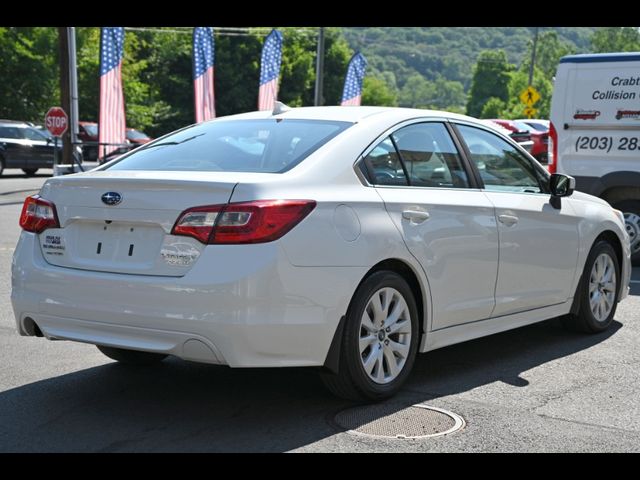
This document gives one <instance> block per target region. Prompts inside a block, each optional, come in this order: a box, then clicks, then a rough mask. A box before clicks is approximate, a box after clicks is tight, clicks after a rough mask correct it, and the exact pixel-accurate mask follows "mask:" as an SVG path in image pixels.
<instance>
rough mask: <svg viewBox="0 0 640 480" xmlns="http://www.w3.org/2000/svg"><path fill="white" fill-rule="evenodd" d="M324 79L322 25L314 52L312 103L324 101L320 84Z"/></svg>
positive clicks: (320, 103) (317, 104)
mask: <svg viewBox="0 0 640 480" xmlns="http://www.w3.org/2000/svg"><path fill="white" fill-rule="evenodd" d="M323 81H324V27H320V32H319V33H318V51H317V54H316V94H315V98H314V102H313V104H314V105H315V106H316V107H318V106H320V105H322V104H323V103H324V101H323V100H324V99H323V98H322V85H323Z"/></svg>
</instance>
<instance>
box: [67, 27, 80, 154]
mask: <svg viewBox="0 0 640 480" xmlns="http://www.w3.org/2000/svg"><path fill="white" fill-rule="evenodd" d="M67 36H68V38H69V89H70V97H71V109H70V110H69V130H70V133H71V143H72V146H73V149H75V147H76V144H77V143H78V120H79V117H78V66H77V65H76V27H67ZM72 151H75V150H72Z"/></svg>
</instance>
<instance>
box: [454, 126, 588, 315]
mask: <svg viewBox="0 0 640 480" xmlns="http://www.w3.org/2000/svg"><path fill="white" fill-rule="evenodd" d="M457 128H458V130H459V132H460V134H461V136H462V138H463V139H464V141H465V143H466V145H467V147H468V149H469V152H470V157H471V160H472V162H473V163H474V164H475V166H476V167H477V169H478V171H479V173H480V177H481V179H482V181H483V184H484V192H485V194H486V196H487V198H488V199H489V200H490V201H491V203H492V204H493V205H494V206H495V214H496V221H497V224H498V232H499V236H500V267H499V270H498V282H497V284H496V307H495V310H494V311H493V316H494V317H497V316H501V315H508V314H511V313H517V312H522V311H526V310H531V309H534V308H540V307H545V306H549V305H555V304H559V303H564V302H565V301H567V299H568V298H569V297H572V296H573V291H572V286H573V279H574V274H575V269H576V265H577V261H578V247H579V243H578V221H579V219H578V218H577V217H576V215H575V214H574V212H573V210H572V208H571V205H570V202H562V208H561V209H555V208H554V207H552V206H551V204H550V203H549V199H550V195H549V194H548V193H547V187H546V185H545V183H546V182H547V180H546V176H545V175H544V174H543V173H541V172H540V170H538V169H537V168H536V166H535V165H534V163H533V162H532V161H531V160H530V159H529V158H528V157H527V156H526V155H524V154H523V153H521V152H520V151H519V150H518V149H516V148H515V147H513V146H512V145H510V144H509V143H508V142H506V141H505V140H503V139H501V138H500V137H498V136H497V135H495V134H493V133H491V132H488V131H486V130H483V129H479V128H475V127H471V126H465V125H458V127H457Z"/></svg>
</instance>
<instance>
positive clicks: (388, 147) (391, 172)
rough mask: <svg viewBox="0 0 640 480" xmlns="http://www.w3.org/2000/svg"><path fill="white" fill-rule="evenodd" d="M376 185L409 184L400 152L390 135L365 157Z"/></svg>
mask: <svg viewBox="0 0 640 480" xmlns="http://www.w3.org/2000/svg"><path fill="white" fill-rule="evenodd" d="M364 163H365V165H366V166H367V169H368V170H369V174H370V176H371V179H372V180H373V184H374V185H404V186H406V185H407V177H406V176H405V174H404V169H403V168H402V163H400V158H399V157H398V152H397V151H396V148H395V147H394V146H393V142H392V141H391V139H390V138H389V137H387V138H385V139H384V140H383V141H382V142H380V143H379V144H378V145H376V146H375V147H374V149H373V150H371V152H370V153H369V155H367V156H366V157H365V158H364Z"/></svg>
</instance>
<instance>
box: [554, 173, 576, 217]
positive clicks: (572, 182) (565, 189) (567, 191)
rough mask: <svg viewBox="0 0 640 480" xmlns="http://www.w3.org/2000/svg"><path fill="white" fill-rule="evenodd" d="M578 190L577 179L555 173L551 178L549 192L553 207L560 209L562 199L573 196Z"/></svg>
mask: <svg viewBox="0 0 640 480" xmlns="http://www.w3.org/2000/svg"><path fill="white" fill-rule="evenodd" d="M575 189H576V179H575V178H573V177H570V176H569V175H563V174H562V173H554V174H552V175H551V177H550V178H549V191H550V192H551V202H550V203H551V206H552V207H553V208H557V209H560V208H561V207H562V202H561V200H560V199H561V198H562V197H569V196H571V195H573V191H574V190H575Z"/></svg>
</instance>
